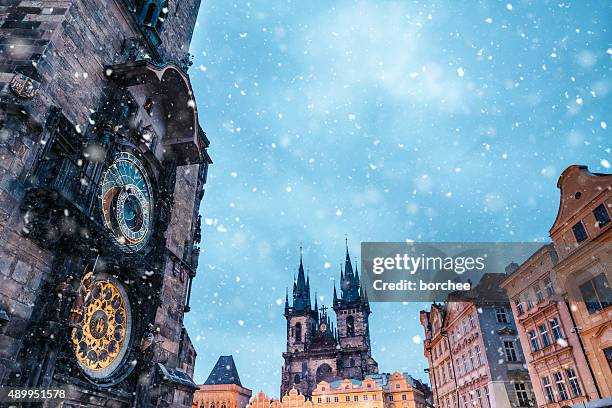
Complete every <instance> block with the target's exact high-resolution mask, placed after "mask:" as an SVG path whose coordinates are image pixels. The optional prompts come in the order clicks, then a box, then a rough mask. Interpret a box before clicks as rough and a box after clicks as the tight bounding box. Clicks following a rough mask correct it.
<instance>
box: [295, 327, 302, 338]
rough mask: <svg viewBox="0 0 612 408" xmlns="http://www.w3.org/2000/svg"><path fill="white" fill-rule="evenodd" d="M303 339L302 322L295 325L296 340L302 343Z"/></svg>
mask: <svg viewBox="0 0 612 408" xmlns="http://www.w3.org/2000/svg"><path fill="white" fill-rule="evenodd" d="M301 341H302V323H297V324H296V325H295V342H296V343H300V342H301Z"/></svg>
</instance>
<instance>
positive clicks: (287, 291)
mask: <svg viewBox="0 0 612 408" xmlns="http://www.w3.org/2000/svg"><path fill="white" fill-rule="evenodd" d="M287 312H289V288H285V313H287Z"/></svg>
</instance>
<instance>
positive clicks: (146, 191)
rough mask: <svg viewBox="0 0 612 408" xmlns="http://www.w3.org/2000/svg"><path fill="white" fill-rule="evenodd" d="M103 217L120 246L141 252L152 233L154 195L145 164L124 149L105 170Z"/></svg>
mask: <svg viewBox="0 0 612 408" xmlns="http://www.w3.org/2000/svg"><path fill="white" fill-rule="evenodd" d="M100 201H101V203H100V204H101V206H102V219H103V222H104V225H105V226H106V227H107V228H108V229H109V230H110V231H111V232H112V234H113V236H114V237H115V239H116V240H117V242H118V243H119V244H120V245H123V246H126V247H129V248H130V249H132V250H134V251H139V250H140V249H142V247H144V246H145V244H146V243H147V240H148V239H149V236H150V232H151V222H152V211H153V194H152V190H151V184H150V183H149V178H148V177H147V173H146V171H145V169H144V167H143V165H142V163H141V162H140V161H139V160H138V159H137V158H136V157H135V156H134V155H133V154H131V153H127V152H121V153H119V154H118V155H117V156H116V157H115V160H114V161H113V163H112V164H111V165H110V167H109V168H108V169H107V170H106V172H105V173H104V177H103V179H102V188H101V194H100Z"/></svg>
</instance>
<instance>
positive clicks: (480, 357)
mask: <svg viewBox="0 0 612 408" xmlns="http://www.w3.org/2000/svg"><path fill="white" fill-rule="evenodd" d="M475 348H476V360H478V365H479V366H481V365H482V364H483V362H482V354H480V346H479V345H476V347H475Z"/></svg>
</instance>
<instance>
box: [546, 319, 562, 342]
mask: <svg viewBox="0 0 612 408" xmlns="http://www.w3.org/2000/svg"><path fill="white" fill-rule="evenodd" d="M548 323H549V324H550V330H551V331H552V334H553V338H554V339H555V340H559V339H562V338H563V332H561V325H559V320H558V319H557V318H556V317H555V318H553V319H550V320H549V321H548Z"/></svg>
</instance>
